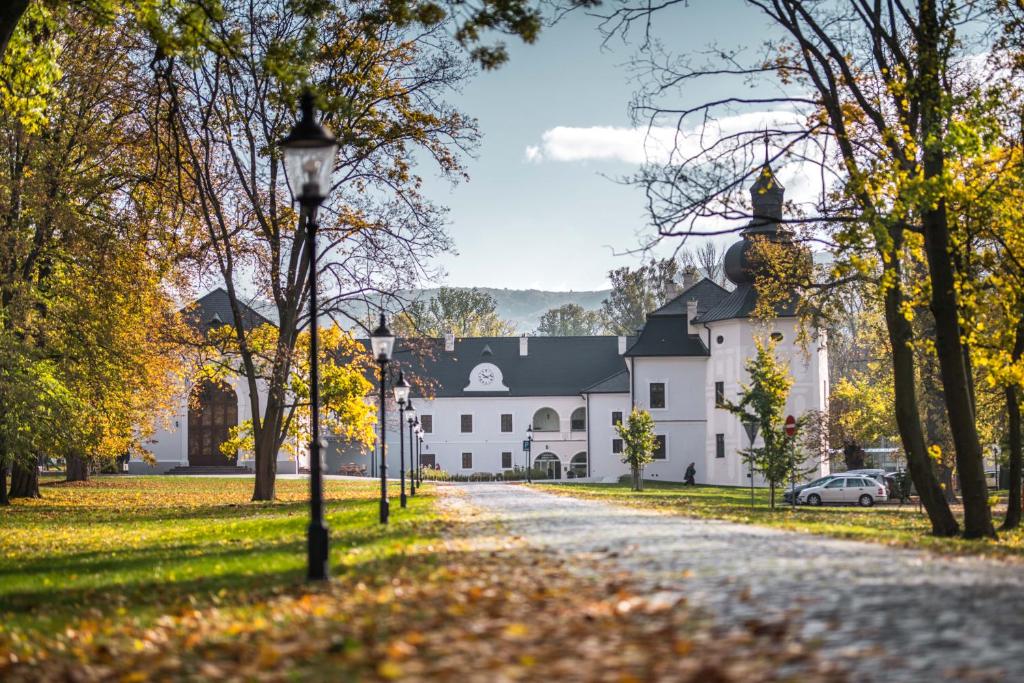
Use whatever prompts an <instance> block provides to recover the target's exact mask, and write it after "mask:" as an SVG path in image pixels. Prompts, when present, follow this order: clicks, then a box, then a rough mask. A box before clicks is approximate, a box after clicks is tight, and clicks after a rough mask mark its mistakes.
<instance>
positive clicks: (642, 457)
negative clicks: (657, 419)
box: [615, 408, 657, 491]
mask: <svg viewBox="0 0 1024 683" xmlns="http://www.w3.org/2000/svg"><path fill="white" fill-rule="evenodd" d="M615 433H616V434H618V435H619V438H621V439H622V462H624V463H626V464H627V465H629V471H630V474H631V475H632V477H633V490H634V491H643V490H644V467H645V466H647V465H649V464H650V463H652V462H654V448H655V446H656V445H657V442H656V439H655V435H654V418H652V417H651V414H650V413H649V412H647V411H646V410H642V409H640V408H633V410H632V411H631V412H630V413H629V417H627V418H626V420H625V422H618V423H616V425H615Z"/></svg>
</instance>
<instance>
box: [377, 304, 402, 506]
mask: <svg viewBox="0 0 1024 683" xmlns="http://www.w3.org/2000/svg"><path fill="white" fill-rule="evenodd" d="M394 347H395V335H393V334H391V330H389V329H388V324H387V321H386V320H385V319H384V314H383V313H381V314H380V324H379V325H377V329H375V330H374V331H373V332H372V333H371V334H370V349H371V350H372V352H373V355H374V357H375V358H376V359H377V365H378V366H380V523H381V524H387V523H388V516H389V513H390V510H389V505H388V454H387V448H386V436H385V435H386V432H387V425H386V424H385V404H386V403H387V368H388V361H390V360H391V351H392V350H393V349H394ZM398 431H399V433H401V431H402V428H401V425H399V428H398Z"/></svg>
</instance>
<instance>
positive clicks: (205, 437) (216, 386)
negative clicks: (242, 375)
mask: <svg viewBox="0 0 1024 683" xmlns="http://www.w3.org/2000/svg"><path fill="white" fill-rule="evenodd" d="M237 424H238V396H237V395H236V394H235V390H234V389H232V388H231V387H230V386H228V385H227V384H225V383H223V382H217V383H214V382H211V381H210V380H205V381H204V382H203V383H202V384H197V385H196V386H195V388H194V389H193V390H192V400H191V401H189V408H188V464H189V465H192V466H197V465H198V466H221V467H225V466H231V465H234V464H235V463H234V460H233V459H232V458H228V457H227V456H226V455H224V454H223V453H221V452H220V445H221V444H222V443H224V442H225V441H227V440H228V430H229V429H231V427H234V426H235V425H237Z"/></svg>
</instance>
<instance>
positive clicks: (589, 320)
mask: <svg viewBox="0 0 1024 683" xmlns="http://www.w3.org/2000/svg"><path fill="white" fill-rule="evenodd" d="M601 329H602V325H601V315H600V313H598V312H597V311H588V310H586V309H585V308H583V307H582V306H580V305H579V304H563V305H562V306H559V307H558V308H552V309H549V310H548V311H547V312H546V313H545V314H544V315H542V316H541V317H540V326H538V327H537V334H538V335H540V336H544V337H586V336H590V335H595V334H600V333H601Z"/></svg>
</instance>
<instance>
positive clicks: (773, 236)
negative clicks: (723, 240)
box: [723, 148, 789, 287]
mask: <svg viewBox="0 0 1024 683" xmlns="http://www.w3.org/2000/svg"><path fill="white" fill-rule="evenodd" d="M785 193H786V188H784V187H783V186H782V183H780V182H779V179H778V178H777V177H775V172H774V171H772V167H771V165H770V164H769V163H768V150H767V148H766V149H765V159H764V165H763V166H762V167H761V170H760V171H759V172H758V174H757V179H756V180H755V181H754V184H753V185H751V186H750V203H751V206H752V207H753V212H752V213H753V217H752V218H751V219H750V223H748V224H747V227H745V228H744V229H743V231H742V232H741V233H740V239H739V240H738V241H737V242H735V243H734V244H733V245H732V246H731V247H729V249H728V251H726V252H725V259H724V262H723V265H724V267H725V276H726V277H727V278H729V281H730V282H732V283H733V284H734V285H736V286H737V287H739V286H741V285H749V284H753V282H754V272H753V269H754V267H755V264H754V263H753V262H752V261H751V255H750V251H751V248H752V247H753V242H752V241H751V237H753V238H755V239H768V240H772V241H782V240H788V239H789V233H788V232H787V231H786V230H784V229H783V228H782V227H781V226H780V223H781V222H782V203H783V199H784V197H785Z"/></svg>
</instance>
